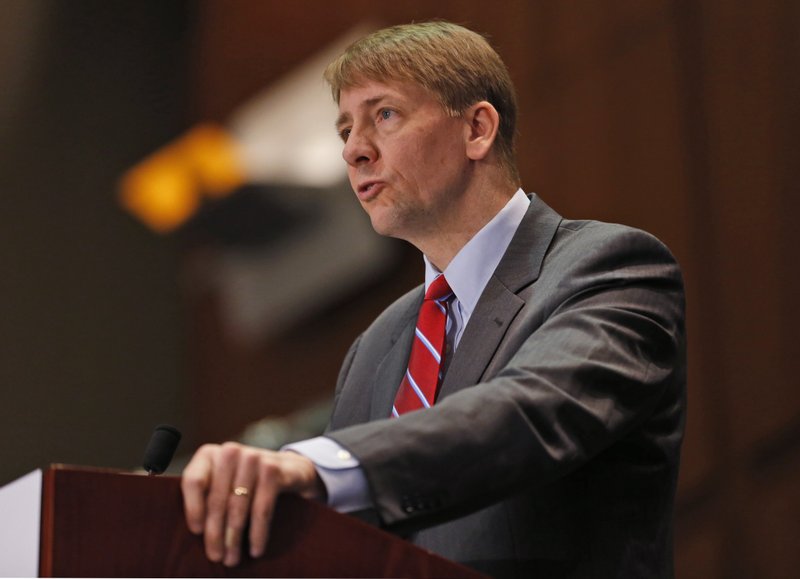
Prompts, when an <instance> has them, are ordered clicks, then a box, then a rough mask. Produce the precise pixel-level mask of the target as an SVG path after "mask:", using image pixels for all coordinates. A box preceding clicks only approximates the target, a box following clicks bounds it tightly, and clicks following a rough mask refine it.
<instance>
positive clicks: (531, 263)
mask: <svg viewBox="0 0 800 579" xmlns="http://www.w3.org/2000/svg"><path fill="white" fill-rule="evenodd" d="M560 222H561V216H560V215H558V214H557V213H556V212H555V211H553V210H552V209H550V207H548V206H547V205H546V204H545V203H544V201H542V200H541V199H539V198H538V197H536V196H533V198H532V199H531V206H530V207H529V209H528V212H527V213H526V214H525V217H524V218H523V220H522V223H520V226H519V228H518V229H517V232H516V233H515V234H514V237H513V238H512V240H511V243H510V244H509V246H508V249H507V250H506V253H505V254H504V255H503V258H502V259H501V260H500V263H499V264H498V266H497V269H496V270H495V272H494V274H493V275H492V277H491V278H490V279H489V282H488V283H487V284H486V288H485V289H484V291H483V293H482V294H481V297H480V299H479V300H478V303H477V305H476V306H475V311H474V312H472V316H471V317H470V320H469V323H468V324H467V327H466V328H465V329H464V334H463V335H462V337H461V342H460V343H459V346H458V349H457V350H456V352H455V354H454V356H453V359H452V362H451V363H450V367H449V368H448V370H447V374H446V375H445V378H444V382H443V383H442V387H441V391H440V394H439V397H440V398H442V397H444V396H446V395H448V394H452V393H453V392H456V391H458V390H460V389H462V388H465V387H467V386H472V385H474V384H477V383H478V382H480V381H481V377H482V375H483V373H484V371H485V370H486V368H487V366H488V365H489V363H490V362H491V360H492V357H493V356H494V354H495V352H496V351H497V348H498V347H499V345H500V343H501V342H502V340H503V337H504V336H505V334H506V332H507V331H508V328H509V327H510V326H511V322H512V321H513V320H514V318H515V317H516V315H517V314H518V313H519V311H520V310H521V309H522V307H523V306H524V305H525V301H524V300H523V299H522V298H520V297H519V296H518V295H517V294H518V292H519V291H520V290H521V289H523V288H524V287H527V286H528V285H530V284H531V283H533V282H534V281H536V278H538V277H539V272H540V271H541V268H542V262H543V261H544V256H545V254H546V253H547V249H548V247H550V243H551V242H552V240H553V237H554V236H555V233H556V230H557V229H558V225H559V223H560Z"/></svg>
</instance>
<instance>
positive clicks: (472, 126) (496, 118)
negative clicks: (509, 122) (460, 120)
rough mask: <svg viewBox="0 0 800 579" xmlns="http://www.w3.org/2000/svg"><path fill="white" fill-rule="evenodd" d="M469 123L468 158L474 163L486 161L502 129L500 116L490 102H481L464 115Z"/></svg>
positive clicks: (467, 130)
mask: <svg viewBox="0 0 800 579" xmlns="http://www.w3.org/2000/svg"><path fill="white" fill-rule="evenodd" d="M464 118H465V120H466V121H467V124H468V127H467V129H466V132H467V157H469V158H470V159H472V160H473V161H479V160H482V159H485V158H486V157H487V155H489V151H491V150H492V145H493V144H494V141H495V139H496V138H497V131H498V129H499V128H500V114H499V113H498V112H497V109H496V108H494V106H492V103H490V102H488V101H480V102H477V103H475V104H474V105H472V106H471V107H469V108H468V109H467V110H466V112H465V113H464Z"/></svg>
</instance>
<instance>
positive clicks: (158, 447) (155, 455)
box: [142, 424, 181, 475]
mask: <svg viewBox="0 0 800 579" xmlns="http://www.w3.org/2000/svg"><path fill="white" fill-rule="evenodd" d="M180 441H181V433H180V431H179V430H178V429H177V428H175V427H174V426H170V425H169V424H159V425H158V426H156V428H155V430H153V436H151V437H150V443H149V444H148V445H147V449H146V450H145V452H144V462H143V463H142V464H143V466H144V469H145V470H146V471H147V472H148V473H149V474H150V475H156V474H161V473H162V472H164V471H165V470H167V467H168V466H169V463H170V461H171V460H172V456H173V455H174V454H175V449H176V448H178V443H179V442H180Z"/></svg>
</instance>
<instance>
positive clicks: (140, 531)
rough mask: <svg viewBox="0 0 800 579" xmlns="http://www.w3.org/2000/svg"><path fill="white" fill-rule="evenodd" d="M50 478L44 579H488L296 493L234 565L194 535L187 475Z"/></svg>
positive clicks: (282, 500)
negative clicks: (262, 546) (259, 551)
mask: <svg viewBox="0 0 800 579" xmlns="http://www.w3.org/2000/svg"><path fill="white" fill-rule="evenodd" d="M41 481H42V482H41V510H40V512H41V525H40V541H39V575H40V576H43V577H55V576H70V577H88V576H94V577H97V576H103V577H120V576H124V577H170V576H172V577H453V578H464V579H469V578H479V577H484V576H483V575H481V574H479V573H477V572H475V571H473V570H471V569H468V568H466V567H463V566H461V565H457V564H455V563H453V562H450V561H447V560H445V559H443V558H441V557H439V556H437V555H434V554H432V553H429V552H426V551H423V550H422V549H419V548H417V547H415V546H414V545H412V544H411V543H408V542H406V541H404V540H402V539H400V538H398V537H395V536H394V535H391V534H389V533H386V532H384V531H381V530H379V529H376V528H374V527H372V526H370V525H368V524H366V523H364V522H362V521H360V520H357V519H355V518H352V517H348V516H346V515H342V514H339V513H336V512H335V511H333V510H331V509H329V508H327V507H326V506H323V505H320V504H318V503H315V502H313V501H309V500H306V499H303V498H301V497H299V496H296V495H288V494H287V495H281V496H280V497H279V499H278V502H277V505H276V508H275V513H274V517H273V521H272V531H271V534H270V537H271V538H270V542H269V544H268V547H267V552H266V553H265V555H264V556H263V557H260V558H258V559H252V558H250V557H249V556H248V555H247V554H246V553H245V554H244V556H243V560H242V562H241V563H240V564H239V565H238V566H237V567H234V568H228V567H224V566H223V565H221V564H218V563H212V562H210V561H209V560H208V559H207V558H206V556H205V553H204V550H203V539H202V537H199V536H196V535H193V534H191V533H190V532H189V530H188V528H187V526H186V523H185V520H184V515H183V500H182V496H181V490H180V479H179V478H178V477H168V476H165V477H151V476H146V475H138V474H131V473H124V472H119V471H110V470H102V469H90V468H79V467H69V466H63V465H56V466H52V467H50V468H49V469H48V470H46V471H45V472H44V476H43V477H42V479H41ZM3 491H4V489H0V493H2V492H3ZM15 516H19V515H15ZM0 518H3V519H7V517H6V514H5V513H0ZM8 522H9V521H8V520H6V523H8ZM11 523H12V524H14V523H13V521H12V522H11ZM0 550H2V549H0ZM7 555H8V554H7ZM7 555H4V556H7ZM12 556H13V554H12Z"/></svg>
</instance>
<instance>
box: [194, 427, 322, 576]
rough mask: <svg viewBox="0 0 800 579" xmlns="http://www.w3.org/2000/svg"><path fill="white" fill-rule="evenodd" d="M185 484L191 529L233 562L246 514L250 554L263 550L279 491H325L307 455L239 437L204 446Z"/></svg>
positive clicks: (210, 550)
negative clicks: (254, 444) (261, 445)
mask: <svg viewBox="0 0 800 579" xmlns="http://www.w3.org/2000/svg"><path fill="white" fill-rule="evenodd" d="M181 488H182V489H183V502H184V509H185V511H186V522H187V524H188V525H189V529H190V530H191V531H192V532H193V533H195V534H197V535H199V534H201V533H202V534H203V535H204V539H205V548H206V555H207V556H208V558H209V559H210V560H211V561H214V562H222V563H223V564H225V565H227V566H229V567H231V566H234V565H236V564H238V563H239V559H240V558H241V545H242V534H243V532H244V528H245V526H246V524H247V522H248V519H249V521H250V555H251V556H253V557H259V556H261V555H263V554H264V550H265V549H266V546H267V539H268V536H269V525H270V520H271V519H272V513H273V510H274V508H275V500H276V499H277V497H278V494H280V493H282V492H295V493H298V494H300V495H301V496H303V497H306V498H319V497H322V496H324V494H325V490H324V485H323V484H322V481H321V480H320V479H319V477H318V476H317V471H316V470H315V468H314V464H313V463H312V462H311V461H310V460H309V459H308V458H306V457H305V456H302V455H300V454H297V453H294V452H273V451H270V450H262V449H258V448H253V447H250V446H244V445H241V444H238V443H235V442H226V443H225V444H223V445H216V444H207V445H204V446H202V447H200V449H198V451H197V452H196V453H195V455H194V456H193V457H192V460H191V461H190V462H189V464H188V465H187V466H186V468H185V469H184V471H183V478H182V480H181Z"/></svg>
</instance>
